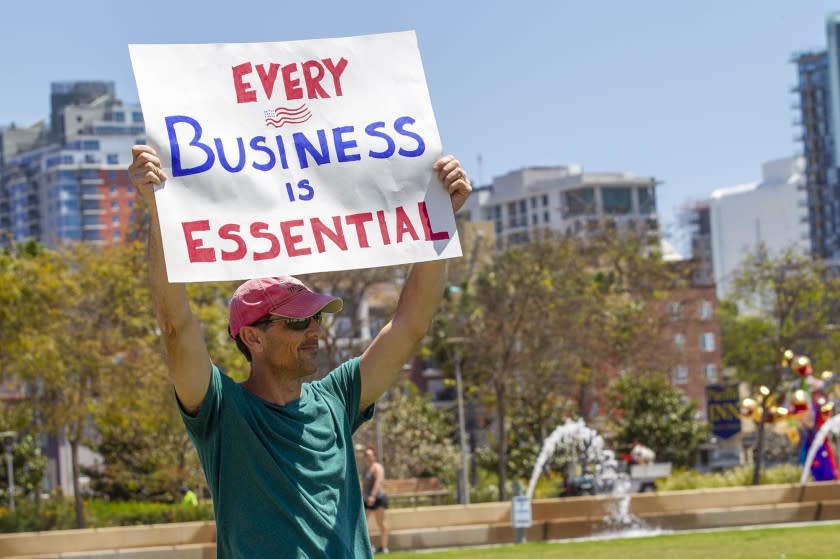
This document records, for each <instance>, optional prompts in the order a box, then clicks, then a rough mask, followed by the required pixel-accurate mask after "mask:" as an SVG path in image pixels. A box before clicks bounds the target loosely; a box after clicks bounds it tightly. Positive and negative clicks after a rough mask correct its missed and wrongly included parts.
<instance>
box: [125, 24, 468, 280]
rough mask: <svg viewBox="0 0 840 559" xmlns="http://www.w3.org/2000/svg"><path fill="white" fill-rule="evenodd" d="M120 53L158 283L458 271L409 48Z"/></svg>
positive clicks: (389, 40)
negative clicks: (142, 148)
mask: <svg viewBox="0 0 840 559" xmlns="http://www.w3.org/2000/svg"><path fill="white" fill-rule="evenodd" d="M129 51H130V54H131V62H132V66H133V69H134V75H135V79H136V81H137V90H138V94H139V97H140V103H141V105H142V108H143V115H144V119H145V123H146V134H147V142H148V143H149V145H151V146H152V147H154V148H155V149H156V151H157V152H158V155H159V156H160V158H161V161H162V166H163V170H164V172H165V173H166V175H167V176H168V177H169V180H168V181H167V182H166V183H165V184H164V185H163V186H162V187H160V188H158V189H157V191H156V194H155V198H156V202H157V207H158V213H159V217H160V222H161V235H162V238H163V243H164V253H165V257H166V266H167V272H168V276H169V280H170V281H172V282H193V281H213V280H232V279H244V278H253V277H265V276H274V275H278V274H290V275H294V274H301V273H307V272H322V271H333V270H344V269H351V268H367V267H374V266H385V265H393V264H404V263H409V262H418V261H424V260H434V259H438V258H452V257H456V256H460V255H461V246H460V242H459V239H458V233H457V230H456V228H455V220H454V216H453V212H452V206H451V202H450V200H449V196H448V194H447V193H446V192H445V191H444V190H443V187H442V186H441V184H440V181H439V180H438V178H437V177H436V176H435V175H433V174H432V165H433V163H434V162H435V161H436V160H437V159H438V158H439V157H440V156H441V155H442V150H441V142H440V137H439V134H438V130H437V124H436V123H435V119H434V114H433V112H432V106H431V101H430V99H429V93H428V89H427V87H426V81H425V76H424V73H423V67H422V63H421V60H420V54H419V50H418V48H417V40H416V37H415V34H414V32H412V31H409V32H400V33H387V34H381V35H366V36H361V37H349V38H339V39H317V40H310V41H294V42H278V43H248V44H200V45H129Z"/></svg>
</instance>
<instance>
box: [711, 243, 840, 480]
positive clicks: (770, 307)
mask: <svg viewBox="0 0 840 559" xmlns="http://www.w3.org/2000/svg"><path fill="white" fill-rule="evenodd" d="M838 297H840V278H838V277H836V275H835V274H833V273H831V271H830V270H829V269H828V267H827V266H826V265H825V263H823V262H820V261H814V260H811V259H810V258H807V257H804V256H799V255H798V254H796V253H795V252H793V251H792V250H787V251H785V252H783V253H781V254H779V255H777V256H773V257H771V255H770V254H769V253H768V251H767V250H766V248H764V247H761V248H760V249H759V250H758V252H757V253H756V254H754V255H750V256H748V257H747V258H745V259H744V262H743V263H742V265H741V266H740V268H738V270H737V271H736V272H735V273H734V274H733V279H732V291H731V295H730V297H729V301H728V302H726V304H724V305H723V306H722V315H721V316H722V320H721V334H722V337H723V360H724V364H725V365H727V366H731V367H735V369H736V371H737V373H738V377H739V378H740V379H741V380H744V381H747V382H749V383H751V384H752V385H753V386H759V385H760V386H765V387H766V388H767V390H768V391H769V394H768V396H769V397H768V398H764V399H762V401H761V419H760V420H759V422H758V426H757V442H756V446H755V447H754V448H753V455H754V460H753V463H754V465H755V467H754V470H753V480H752V481H753V484H754V485H758V483H759V482H760V479H761V469H762V462H763V456H764V451H763V448H764V444H765V442H764V439H765V428H764V427H765V424H766V421H767V419H768V413H769V403H770V402H771V401H774V400H775V401H779V402H781V401H784V394H785V393H786V392H787V391H788V390H789V388H790V387H789V382H790V381H791V380H792V373H791V372H790V370H789V369H788V368H786V367H785V366H783V365H782V356H783V353H784V351H785V350H787V349H791V350H793V352H794V353H796V354H798V355H803V354H804V355H808V356H809V357H810V358H811V360H812V361H813V362H815V363H820V362H823V363H833V362H835V361H836V359H837V357H838V356H840V332H838V330H837V329H836V328H835V319H834V317H835V316H836V314H837V311H838V309H840V306H839V305H840V301H838Z"/></svg>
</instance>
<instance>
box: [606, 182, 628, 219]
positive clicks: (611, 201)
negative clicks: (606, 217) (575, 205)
mask: <svg viewBox="0 0 840 559" xmlns="http://www.w3.org/2000/svg"><path fill="white" fill-rule="evenodd" d="M601 198H602V199H603V202H604V213H605V214H611V215H624V214H629V213H631V212H632V211H633V191H632V189H630V188H628V187H620V188H602V189H601Z"/></svg>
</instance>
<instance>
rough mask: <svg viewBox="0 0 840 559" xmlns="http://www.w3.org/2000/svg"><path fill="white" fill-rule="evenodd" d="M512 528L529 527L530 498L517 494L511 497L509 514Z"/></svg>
mask: <svg viewBox="0 0 840 559" xmlns="http://www.w3.org/2000/svg"><path fill="white" fill-rule="evenodd" d="M510 520H511V526H512V527H513V528H530V527H531V499H529V498H528V497H526V496H520V495H517V496H515V497H514V498H513V508H512V510H511V515H510Z"/></svg>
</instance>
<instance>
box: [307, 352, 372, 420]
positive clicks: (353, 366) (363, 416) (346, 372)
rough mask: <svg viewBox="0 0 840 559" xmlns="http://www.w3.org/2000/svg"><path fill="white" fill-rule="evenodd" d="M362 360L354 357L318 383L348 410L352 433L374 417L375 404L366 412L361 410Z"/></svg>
mask: <svg viewBox="0 0 840 559" xmlns="http://www.w3.org/2000/svg"><path fill="white" fill-rule="evenodd" d="M360 362H361V358H359V357H354V358H353V359H350V360H348V361H345V362H344V363H342V364H341V365H339V366H338V367H337V368H336V369H334V370H333V371H332V372H331V373H330V374H328V375H327V376H325V377H324V378H322V379H321V380H320V381H318V383H319V384H320V386H321V388H323V389H324V390H325V391H326V392H327V393H329V394H332V395H333V396H334V397H335V398H337V399H338V400H339V401H340V402H341V403H342V404H343V405H344V409H346V410H347V418H348V420H349V421H350V427H351V432H355V431H356V429H358V428H359V427H361V426H362V424H363V423H364V422H365V421H368V420H369V419H371V418H372V417H373V412H374V406H375V405H374V404H371V405H370V406H368V407H367V408H366V409H364V410H359V400H360V399H361V397H362V376H361V368H360V366H359V364H360Z"/></svg>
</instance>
